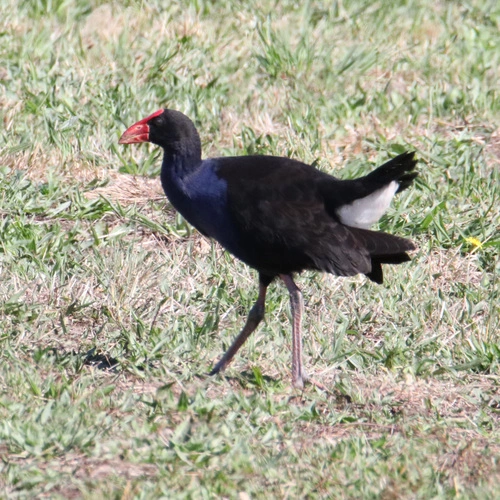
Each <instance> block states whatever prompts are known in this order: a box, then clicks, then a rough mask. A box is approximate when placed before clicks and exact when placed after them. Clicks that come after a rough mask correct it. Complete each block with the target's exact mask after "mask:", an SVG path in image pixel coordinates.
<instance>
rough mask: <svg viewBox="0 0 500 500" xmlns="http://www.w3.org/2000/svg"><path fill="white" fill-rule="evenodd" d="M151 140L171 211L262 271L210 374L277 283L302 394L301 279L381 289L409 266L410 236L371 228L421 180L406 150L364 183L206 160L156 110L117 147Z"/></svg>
mask: <svg viewBox="0 0 500 500" xmlns="http://www.w3.org/2000/svg"><path fill="white" fill-rule="evenodd" d="M148 141H149V142H152V143H154V144H157V145H158V146H161V147H162V148H163V150H164V157H163V163H162V168H161V183H162V186H163V189H164V191H165V194H166V195H167V197H168V199H169V200H170V202H171V203H172V205H173V206H174V207H175V208H176V209H177V210H178V211H179V212H180V213H181V214H182V215H183V217H184V218H185V219H186V220H187V221H188V222H190V223H191V224H192V225H193V226H194V227H195V228H196V229H198V231H200V232H201V233H202V234H203V235H205V236H208V237H210V238H214V239H215V240H217V241H218V242H219V243H220V244H221V245H222V246H223V247H224V248H225V249H226V250H227V251H229V252H230V253H232V254H233V255H234V256H235V257H237V258H238V259H240V260H242V261H243V262H245V263H246V264H248V265H249V266H251V267H253V268H254V269H256V270H257V271H258V273H259V294H258V298H257V301H256V302H255V305H254V306H253V307H252V309H251V310H250V313H249V315H248V318H247V321H246V324H245V326H244V327H243V329H242V331H241V332H240V334H239V335H238V336H237V337H236V339H235V340H234V342H233V344H232V345H231V346H230V347H229V349H228V350H227V352H226V353H225V354H224V356H223V357H222V358H221V360H220V361H219V362H218V363H217V364H216V365H215V367H214V368H213V369H212V371H211V372H210V374H211V375H212V374H216V373H218V372H220V371H222V370H224V369H225V368H226V367H227V365H228V364H229V363H230V362H231V360H232V359H233V357H234V355H235V354H236V352H237V351H238V349H239V348H240V347H241V346H242V345H243V344H244V343H245V341H246V340H247V338H248V337H249V336H250V334H251V333H252V332H253V331H254V330H255V328H256V327H257V325H258V324H259V323H260V321H261V320H262V318H263V317H264V307H265V298H266V290H267V287H268V286H269V284H270V283H271V282H272V281H273V280H274V279H275V278H276V277H278V276H279V277H280V278H281V279H282V280H283V281H284V283H285V285H286V287H287V288H288V292H289V294H290V303H291V311H292V384H293V386H294V387H297V388H302V387H303V386H304V382H305V381H307V380H308V377H307V375H306V373H305V371H304V368H303V366H302V339H301V316H302V310H303V301H302V294H301V292H300V290H299V288H298V287H297V285H296V284H295V282H294V280H293V275H294V274H295V273H300V272H301V271H303V270H306V269H313V270H318V271H324V272H328V273H332V274H335V275H337V276H352V275H355V274H358V273H362V274H365V275H366V276H367V277H368V278H369V279H371V280H372V281H374V282H376V283H382V279H383V275H382V264H400V263H401V262H406V261H408V260H410V258H409V256H408V255H407V253H406V252H407V251H409V250H414V249H415V246H414V245H413V243H412V242H411V241H409V240H407V239H403V238H400V237H397V236H393V235H390V234H386V233H381V232H375V231H370V230H369V228H370V226H372V225H373V224H375V223H376V222H377V221H378V220H379V219H380V217H381V216H382V215H383V214H384V212H385V211H386V210H387V208H388V207H389V204H390V202H391V200H392V198H393V196H394V195H395V194H396V193H397V192H399V191H402V190H403V189H405V188H406V187H408V186H409V185H410V184H411V182H412V181H413V179H414V178H415V177H416V176H417V173H416V172H415V171H414V169H415V165H416V160H415V159H414V153H408V152H407V153H403V154H401V155H399V156H397V157H396V158H394V159H392V160H390V161H388V162H387V163H385V164H384V165H382V166H381V167H379V168H377V169H376V170H374V171H373V172H371V173H369V174H368V175H366V176H365V177H360V178H358V179H354V180H340V179H336V178H335V177H332V176H331V175H328V174H326V173H324V172H321V171H320V170H317V169H316V168H314V167H313V166H311V165H307V164H305V163H302V162H300V161H297V160H292V159H291V158H283V157H276V156H235V157H223V158H209V159H205V160H202V158H201V142H200V137H199V135H198V132H197V131H196V128H195V126H194V124H193V122H192V121H191V120H190V119H189V118H188V117H187V116H185V115H184V114H182V113H180V112H179V111H174V110H171V109H160V110H158V111H156V112H155V113H153V114H152V115H150V116H148V117H147V118H144V119H143V120H140V121H138V122H137V123H135V124H134V125H132V126H131V127H130V128H128V129H127V130H126V131H125V132H124V133H123V135H122V136H121V138H120V141H119V142H120V144H133V143H139V142H148Z"/></svg>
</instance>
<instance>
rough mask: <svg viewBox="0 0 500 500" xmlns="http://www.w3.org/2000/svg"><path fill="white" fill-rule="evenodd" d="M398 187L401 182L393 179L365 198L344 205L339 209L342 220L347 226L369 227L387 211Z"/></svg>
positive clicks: (338, 212)
mask: <svg viewBox="0 0 500 500" xmlns="http://www.w3.org/2000/svg"><path fill="white" fill-rule="evenodd" d="M398 187H399V184H398V183H397V182H396V181H392V182H390V183H389V184H387V186H385V187H383V188H381V189H378V190H377V191H375V192H373V193H372V194H369V195H368V196H365V197H364V198H359V199H358V200H354V201H353V202H352V203H350V204H349V205H343V206H342V207H340V208H339V209H338V210H337V215H338V216H339V219H340V222H342V224H345V225H346V226H351V227H359V228H361V229H369V228H370V227H371V226H373V224H375V223H376V222H378V221H379V219H380V218H381V217H382V215H384V213H385V212H386V211H387V209H388V208H389V205H390V204H391V201H392V198H393V197H394V195H395V194H396V191H397V190H398Z"/></svg>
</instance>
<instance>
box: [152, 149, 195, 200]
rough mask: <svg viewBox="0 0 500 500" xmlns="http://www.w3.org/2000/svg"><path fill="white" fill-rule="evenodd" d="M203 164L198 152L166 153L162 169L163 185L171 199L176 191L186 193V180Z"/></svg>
mask: <svg viewBox="0 0 500 500" xmlns="http://www.w3.org/2000/svg"><path fill="white" fill-rule="evenodd" d="M200 164H201V155H200V153H199V152H198V151H195V152H194V153H192V154H186V153H185V152H183V153H182V154H181V153H177V152H170V151H165V154H164V156H163V163H162V167H161V184H162V186H163V190H164V191H165V193H166V195H167V196H168V197H169V198H170V197H171V196H172V195H173V194H174V192H176V191H184V184H185V180H186V178H187V177H188V176H189V175H190V174H192V173H193V172H194V171H195V170H196V169H197V168H198V167H199V166H200Z"/></svg>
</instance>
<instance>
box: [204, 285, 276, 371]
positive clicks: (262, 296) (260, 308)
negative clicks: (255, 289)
mask: <svg viewBox="0 0 500 500" xmlns="http://www.w3.org/2000/svg"><path fill="white" fill-rule="evenodd" d="M269 283H270V281H269V280H267V279H264V280H263V279H262V278H261V279H260V280H259V296H258V297H257V301H256V302H255V304H254V306H253V307H252V309H250V312H249V314H248V318H247V322H246V323H245V326H244V327H243V330H241V332H240V333H239V335H238V336H237V337H236V338H235V339H234V342H233V343H232V344H231V347H229V349H228V350H227V351H226V353H225V354H224V356H222V358H221V359H220V361H219V362H218V363H217V364H216V365H215V366H214V367H213V369H212V371H211V372H210V373H209V375H215V374H216V373H219V372H221V371H223V370H224V369H225V368H226V366H227V365H228V364H229V363H231V361H232V360H233V357H234V355H235V354H236V353H237V352H238V349H239V348H240V347H241V346H242V345H243V344H244V343H245V341H246V340H247V339H248V337H250V335H251V334H252V332H253V331H254V330H255V329H256V328H257V326H258V324H259V323H260V322H261V321H262V319H263V318H264V312H265V305H266V291H267V287H268V286H269Z"/></svg>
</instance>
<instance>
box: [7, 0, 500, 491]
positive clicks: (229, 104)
mask: <svg viewBox="0 0 500 500" xmlns="http://www.w3.org/2000/svg"><path fill="white" fill-rule="evenodd" d="M299 4H300V3H299V2H292V1H282V2H279V1H277V2H274V1H270V0H263V1H261V2H259V4H258V5H256V4H252V3H251V2H242V1H236V0H220V1H219V0H218V1H217V2H215V1H204V0H192V1H187V2H171V3H170V2H161V1H160V0H151V1H149V2H139V1H133V0H128V1H127V0H123V1H119V0H117V1H114V2H110V3H104V2H102V1H100V0H73V1H72V0H15V1H14V2H12V1H10V0H0V34H1V36H0V47H1V52H0V53H1V60H0V83H1V85H0V118H1V120H2V123H3V127H2V129H1V130H0V458H1V460H0V497H1V498H34V497H36V498H87V499H95V498H117V499H132V498H148V499H149V498H151V499H156V498H195V499H197V498H237V499H240V500H247V499H250V498H325V499H326V498H353V499H354V498H355V499H359V498H382V499H386V500H390V499H396V498H422V499H423V498H425V499H427V498H463V499H469V498H500V493H499V492H498V491H499V490H498V485H499V483H500V430H499V424H500V337H499V330H500V286H499V281H500V280H499V275H500V258H499V256H500V209H499V206H500V87H499V82H500V36H499V32H500V5H499V4H498V2H497V1H496V0H491V1H488V0H470V1H469V2H452V1H445V0H435V1H430V0H421V1H412V0H406V1H403V0H396V1H394V2H382V1H372V2H369V1H362V0H344V1H337V2H319V1H306V2H303V4H301V5H299ZM163 106H164V107H170V108H174V109H178V110H180V111H182V112H184V113H185V114H187V115H188V116H190V117H191V118H192V119H193V121H194V122H195V123H196V125H197V127H198V130H199V132H200V136H201V139H202V144H203V150H204V156H205V157H207V156H222V155H244V154H254V153H262V154H273V155H283V156H290V157H293V158H296V159H300V160H302V161H305V162H308V163H313V162H314V163H315V164H316V165H317V167H318V168H320V169H322V170H324V171H326V172H329V173H331V174H333V175H335V176H338V177H343V178H350V177H355V176H358V175H363V174H366V173H368V172H369V171H371V170H372V169H373V168H375V167H376V166H378V165H380V164H382V163H383V162H384V161H386V160H388V159H389V158H391V157H394V156H395V155H397V154H398V153H401V152H403V151H406V150H411V151H415V152H416V155H417V157H418V158H419V165H418V170H419V172H420V175H419V177H418V179H417V181H416V182H415V183H414V185H413V186H412V187H411V188H410V189H408V190H407V191H405V192H404V193H402V194H401V195H400V196H398V197H397V199H396V200H395V203H394V204H393V206H392V208H391V209H390V211H389V213H388V214H387V215H386V216H384V218H383V219H382V221H381V222H380V224H379V228H380V229H381V230H385V231H388V232H391V233H394V234H397V235H400V236H404V237H408V238H411V239H412V240H413V241H415V243H416V244H417V246H418V250H417V251H416V252H413V254H412V257H413V260H412V262H411V263H407V264H403V265H400V266H388V267H386V269H385V276H386V281H385V284H384V285H383V286H378V285H375V284H373V283H371V282H369V281H368V280H367V279H366V278H364V277H362V276H358V277H354V278H342V279H341V278H336V277H334V276H331V275H321V274H319V273H304V274H303V275H301V276H300V277H298V278H297V283H298V285H299V286H300V288H301V289H302V291H303V294H304V299H305V303H306V311H305V315H304V333H305V335H304V336H305V338H304V353H305V360H304V361H305V366H306V368H307V370H308V371H309V372H310V373H311V375H313V376H314V378H315V379H316V380H318V381H320V382H321V383H322V384H324V385H325V386H326V387H327V388H328V392H325V391H321V390H319V389H318V388H316V387H314V386H307V387H306V389H305V390H304V391H303V392H299V391H297V390H294V389H292V387H291V384H290V366H291V352H290V347H291V327H290V319H289V315H290V313H289V302H288V294H287V292H286V289H285V287H284V286H283V285H282V284H280V283H276V284H274V285H272V286H271V287H270V289H269V295H268V301H267V309H266V320H265V322H264V323H263V324H262V325H261V326H260V328H259V329H258V331H256V332H255V333H254V335H253V336H252V337H251V339H250V340H249V341H248V343H247V344H245V346H244V347H243V348H242V349H241V351H240V352H239V353H238V355H237V357H236V359H235V361H234V363H233V364H232V365H231V366H230V367H229V368H228V370H227V371H226V372H225V374H224V375H219V376H215V377H207V376H206V373H207V372H208V371H209V369H210V367H211V366H212V365H213V363H214V362H216V361H217V360H218V358H219V357H220V355H221V354H222V353H223V351H224V350H225V349H226V348H227V347H228V345H229V344H230V342H231V340H232V339H233V338H234V336H235V335H236V333H237V332H238V331H239V329H240V328H241V327H242V325H243V323H244V321H245V317H246V314H247V312H248V310H249V308H250V307H251V305H252V303H253V302H254V301H255V298H256V296H257V276H256V273H255V272H254V271H253V270H251V269H249V268H247V267H246V266H245V265H244V264H242V263H240V262H238V261H236V260H235V259H234V258H232V257H231V256H230V255H228V254H226V253H225V252H223V251H222V249H221V248H220V247H219V246H218V245H217V244H216V243H214V242H212V241H209V240H207V239H205V238H204V237H202V236H201V235H200V234H199V233H197V232H196V231H195V230H194V229H192V228H191V227H190V226H189V225H188V224H187V223H186V222H185V221H184V220H182V218H181V217H180V216H179V215H177V214H176V213H175V211H174V210H173V209H172V207H171V206H170V205H169V203H168V201H167V200H166V199H165V197H164V196H163V194H162V192H161V187H160V186H159V180H158V174H159V169H160V165H161V151H160V150H159V149H158V148H157V147H155V146H153V145H136V146H121V145H118V138H119V137H120V134H121V133H122V132H123V131H124V130H125V129H126V128H127V127H128V126H129V125H131V124H132V123H134V122H135V121H137V120H138V119H140V118H143V117H145V116H147V115H148V114H150V113H152V112H153V111H155V110H157V109H158V108H160V107H163Z"/></svg>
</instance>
